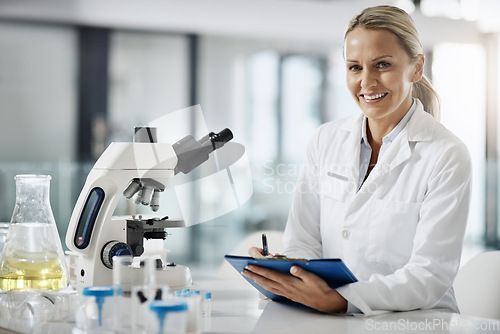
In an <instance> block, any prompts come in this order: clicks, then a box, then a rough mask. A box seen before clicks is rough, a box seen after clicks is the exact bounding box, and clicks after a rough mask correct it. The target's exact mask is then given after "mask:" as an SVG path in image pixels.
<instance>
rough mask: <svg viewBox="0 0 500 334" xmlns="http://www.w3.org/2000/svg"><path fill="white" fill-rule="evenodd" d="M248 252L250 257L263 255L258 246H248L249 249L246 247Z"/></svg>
mask: <svg viewBox="0 0 500 334" xmlns="http://www.w3.org/2000/svg"><path fill="white" fill-rule="evenodd" d="M248 254H249V255H250V256H251V257H259V256H264V250H263V249H262V248H258V247H250V249H248Z"/></svg>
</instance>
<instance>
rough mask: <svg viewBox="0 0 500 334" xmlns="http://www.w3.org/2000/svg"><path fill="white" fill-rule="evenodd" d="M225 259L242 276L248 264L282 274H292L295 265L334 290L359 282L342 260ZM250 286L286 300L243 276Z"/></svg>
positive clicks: (265, 293)
mask: <svg viewBox="0 0 500 334" xmlns="http://www.w3.org/2000/svg"><path fill="white" fill-rule="evenodd" d="M224 258H225V259H226V260H227V261H228V262H229V263H230V264H231V265H232V266H233V267H234V268H235V269H236V270H238V272H239V273H240V274H241V272H243V270H244V269H245V267H246V266H247V265H248V264H254V265H257V266H261V267H265V268H271V269H274V270H278V271H281V272H286V273H289V272H290V268H291V267H292V266H294V265H296V266H299V267H301V268H304V269H305V270H307V271H310V272H312V273H314V274H316V275H318V276H319V277H321V278H322V279H324V280H325V281H326V282H327V283H328V285H329V286H330V287H331V288H332V289H336V288H338V287H341V286H343V285H346V284H349V283H353V282H357V281H358V279H357V278H356V277H355V276H354V274H353V273H352V272H351V271H350V270H349V268H347V266H346V265H345V264H344V262H342V260H341V259H313V260H301V259H280V258H262V259H258V258H257V259H256V258H253V257H250V256H237V255H226V256H224ZM242 276H243V277H244V278H245V279H246V280H247V281H248V282H249V283H250V284H252V285H253V286H254V287H255V288H256V289H257V290H259V291H260V292H261V293H262V294H263V295H264V296H266V297H268V298H269V299H272V300H286V298H285V297H283V296H279V295H277V294H274V293H272V292H270V291H268V290H266V289H264V288H263V287H261V286H260V285H258V284H257V283H255V282H254V281H253V280H252V279H250V278H248V277H246V276H244V275H242Z"/></svg>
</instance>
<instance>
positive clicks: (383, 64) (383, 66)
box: [376, 61, 391, 68]
mask: <svg viewBox="0 0 500 334" xmlns="http://www.w3.org/2000/svg"><path fill="white" fill-rule="evenodd" d="M390 66H391V64H390V63H388V62H386V61H381V62H378V63H377V65H376V67H377V68H388V67H390Z"/></svg>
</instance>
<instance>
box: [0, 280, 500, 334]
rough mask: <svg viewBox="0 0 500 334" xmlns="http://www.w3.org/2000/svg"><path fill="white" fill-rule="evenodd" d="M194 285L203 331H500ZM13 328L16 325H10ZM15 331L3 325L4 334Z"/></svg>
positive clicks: (419, 314)
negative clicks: (206, 294)
mask: <svg viewBox="0 0 500 334" xmlns="http://www.w3.org/2000/svg"><path fill="white" fill-rule="evenodd" d="M191 288H192V289H198V290H201V291H210V292H211V293H212V301H211V304H212V307H211V308H212V312H211V316H210V317H209V318H204V319H203V333H287V334H293V333H301V334H302V333H306V334H307V333H314V334H320V333H355V334H363V333H481V334H487V333H500V320H491V319H481V318H475V317H469V316H465V315H460V314H454V313H450V312H447V311H439V310H429V311H411V312H391V313H386V314H382V315H378V316H372V317H364V316H348V315H328V314H322V313H318V312H316V311H313V310H310V309H308V308H305V307H302V306H300V305H297V304H290V303H281V302H273V301H270V300H264V299H261V298H260V297H259V293H258V292H257V290H255V289H254V288H253V287H252V286H251V285H250V284H248V283H247V282H245V281H243V280H221V279H215V278H200V277H198V278H197V277H194V283H193V286H192V287H191ZM71 328H72V326H71V324H67V323H66V324H50V323H47V324H44V325H43V326H42V327H39V328H37V329H36V330H35V333H56V334H58V333H71ZM12 330H15V329H12ZM3 333H17V332H16V331H9V330H7V329H3V328H0V334H3Z"/></svg>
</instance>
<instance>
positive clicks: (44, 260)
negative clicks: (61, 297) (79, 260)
mask: <svg viewBox="0 0 500 334" xmlns="http://www.w3.org/2000/svg"><path fill="white" fill-rule="evenodd" d="M50 179H51V178H50V176H48V175H17V176H16V177H15V180H16V205H15V207H14V213H13V214H12V219H11V224H10V227H9V233H8V235H7V240H6V242H5V245H4V251H3V256H2V259H1V262H0V290H11V289H18V288H19V289H20V288H33V289H43V290H60V289H64V288H65V287H66V286H67V285H68V281H69V280H68V270H67V268H66V261H65V259H64V254H63V250H62V245H61V241H60V239H59V234H58V232H57V227H56V223H55V220H54V216H53V214H52V209H51V207H50V202H49V187H50Z"/></svg>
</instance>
